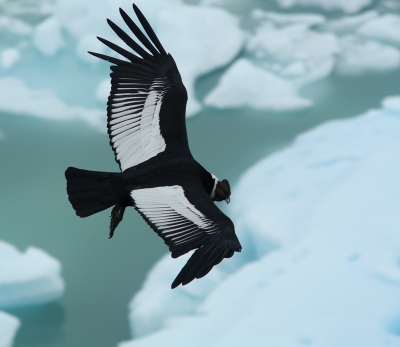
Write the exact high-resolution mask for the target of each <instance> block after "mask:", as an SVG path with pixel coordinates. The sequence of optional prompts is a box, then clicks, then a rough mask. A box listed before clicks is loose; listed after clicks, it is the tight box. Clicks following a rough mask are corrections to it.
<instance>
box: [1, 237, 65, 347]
mask: <svg viewBox="0 0 400 347" xmlns="http://www.w3.org/2000/svg"><path fill="white" fill-rule="evenodd" d="M60 272H61V264H60V262H59V261H58V260H56V259H55V258H53V257H51V256H50V255H49V254H47V253H45V252H44V251H42V250H41V249H39V248H36V247H29V248H28V249H27V250H26V251H25V252H23V253H22V252H20V251H19V250H18V249H17V248H15V247H14V246H13V245H11V244H9V243H6V242H4V241H0V309H7V308H14V307H20V306H29V305H37V304H42V303H46V302H49V301H53V300H57V299H58V298H60V296H61V295H62V294H63V293H64V281H63V279H62V278H61V274H60ZM19 326H20V322H19V319H18V318H16V317H14V316H12V315H10V314H8V313H5V312H2V311H0V347H11V346H12V343H13V340H14V336H15V334H16V333H17V330H18V328H19Z"/></svg>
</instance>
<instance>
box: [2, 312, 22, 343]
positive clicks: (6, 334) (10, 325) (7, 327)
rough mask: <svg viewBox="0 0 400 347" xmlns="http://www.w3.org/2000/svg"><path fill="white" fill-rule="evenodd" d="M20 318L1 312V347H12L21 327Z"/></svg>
mask: <svg viewBox="0 0 400 347" xmlns="http://www.w3.org/2000/svg"><path fill="white" fill-rule="evenodd" d="M20 324H21V323H20V321H19V319H18V318H16V317H14V316H12V315H10V314H8V313H5V312H1V311H0V347H11V346H12V344H13V340H14V336H15V334H16V332H17V330H18V328H19V326H20Z"/></svg>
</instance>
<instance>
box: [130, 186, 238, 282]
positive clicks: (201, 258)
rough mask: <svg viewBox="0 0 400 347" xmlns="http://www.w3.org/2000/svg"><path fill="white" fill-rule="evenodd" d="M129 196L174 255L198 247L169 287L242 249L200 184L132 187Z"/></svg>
mask: <svg viewBox="0 0 400 347" xmlns="http://www.w3.org/2000/svg"><path fill="white" fill-rule="evenodd" d="M131 197H132V199H133V204H134V207H135V209H136V210H137V211H138V212H139V213H140V214H141V215H142V217H143V218H144V219H145V220H146V222H147V223H148V224H149V225H150V227H151V228H152V229H153V230H154V231H155V232H157V234H158V235H159V236H161V237H162V238H163V239H164V242H165V243H166V244H167V245H168V246H169V250H170V251H171V252H172V257H173V258H177V257H179V256H181V255H183V254H185V253H187V252H189V251H191V250H193V249H196V248H197V250H196V251H195V252H194V253H193V255H192V256H191V257H190V259H189V260H188V262H187V263H186V265H185V266H184V267H183V269H182V270H181V272H180V273H179V274H178V276H177V277H176V279H175V280H174V282H173V283H172V286H171V287H172V288H175V287H177V286H179V285H180V284H182V285H185V284H187V283H189V282H191V281H193V280H194V279H195V278H201V277H203V276H205V275H206V274H207V273H208V272H210V270H211V269H212V268H213V266H214V265H216V264H218V263H220V262H221V261H222V259H224V258H230V257H232V255H233V254H234V252H240V251H241V245H240V243H239V240H238V238H237V236H236V234H235V229H234V226H233V223H232V221H231V220H230V219H229V218H228V217H227V216H226V215H225V214H223V213H222V212H221V211H220V210H219V209H218V207H217V206H215V205H214V203H213V202H212V200H211V199H210V197H209V196H208V195H207V193H206V192H205V191H204V189H203V187H201V185H200V184H199V183H197V184H196V183H195V182H185V184H184V185H173V186H161V187H155V188H143V189H138V190H133V191H132V192H131Z"/></svg>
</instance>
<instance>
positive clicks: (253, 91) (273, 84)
mask: <svg viewBox="0 0 400 347" xmlns="http://www.w3.org/2000/svg"><path fill="white" fill-rule="evenodd" d="M204 103H205V104H206V105H209V106H213V107H216V108H236V107H246V106H247V107H253V108H255V109H270V110H275V111H283V110H295V109H301V108H305V107H308V106H310V105H311V101H310V100H307V99H304V98H302V97H301V96H299V95H298V91H297V88H296V86H295V85H293V84H292V83H291V82H290V81H287V80H285V79H284V78H282V77H280V76H277V75H275V74H273V73H271V72H269V71H267V70H264V69H262V68H260V67H258V66H256V65H254V64H253V63H252V62H251V61H249V60H248V59H244V58H241V59H239V60H237V61H236V62H235V63H234V64H233V65H232V66H231V67H230V68H229V69H228V71H227V72H226V73H225V74H224V75H223V76H222V78H221V80H220V82H219V83H218V85H217V86H216V87H215V89H214V90H212V91H211V92H210V94H208V95H207V97H206V99H205V100H204Z"/></svg>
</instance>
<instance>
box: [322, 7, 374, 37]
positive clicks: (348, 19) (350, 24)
mask: <svg viewBox="0 0 400 347" xmlns="http://www.w3.org/2000/svg"><path fill="white" fill-rule="evenodd" d="M376 17H378V12H377V11H367V12H363V13H360V14H356V15H353V16H345V17H341V18H339V19H332V20H330V21H327V22H325V23H324V24H323V25H322V26H321V28H322V29H323V30H324V31H331V32H333V33H335V34H339V35H341V34H349V33H353V32H354V31H355V30H356V29H358V28H359V27H360V26H361V25H363V24H364V23H366V22H368V21H370V20H371V19H373V18H376Z"/></svg>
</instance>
